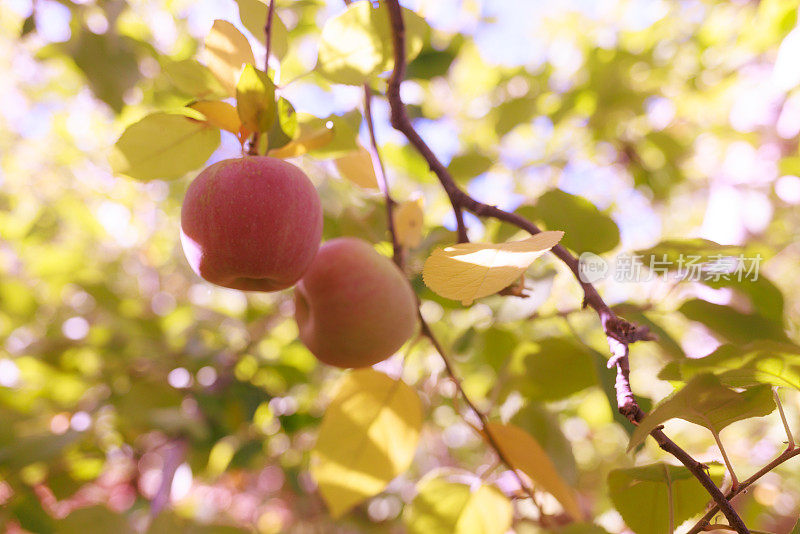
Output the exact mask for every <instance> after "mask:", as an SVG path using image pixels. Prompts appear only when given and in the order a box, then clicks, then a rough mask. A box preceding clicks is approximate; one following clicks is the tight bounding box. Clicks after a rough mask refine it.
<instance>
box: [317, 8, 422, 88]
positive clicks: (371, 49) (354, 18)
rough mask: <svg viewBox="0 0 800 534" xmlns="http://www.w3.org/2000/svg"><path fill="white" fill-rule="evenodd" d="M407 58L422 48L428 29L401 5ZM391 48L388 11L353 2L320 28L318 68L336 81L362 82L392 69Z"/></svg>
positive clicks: (392, 54)
mask: <svg viewBox="0 0 800 534" xmlns="http://www.w3.org/2000/svg"><path fill="white" fill-rule="evenodd" d="M403 23H404V25H405V36H406V61H411V60H412V59H414V57H416V55H417V54H419V52H420V50H422V44H423V43H424V41H425V39H426V37H427V34H428V32H429V28H428V25H427V23H426V22H425V20H424V19H423V18H421V17H420V16H419V15H417V14H416V13H414V12H413V11H411V10H410V9H407V8H403ZM393 65H394V49H393V45H392V30H391V27H390V24H389V11H388V9H387V8H386V6H385V4H383V3H381V4H379V6H378V7H377V8H375V7H373V6H372V3H371V2H354V3H353V4H351V5H350V7H348V8H347V9H346V10H345V11H344V12H343V13H341V14H340V15H337V16H336V17H334V18H332V19H330V20H328V21H327V22H326V23H325V26H323V28H322V35H321V37H320V42H319V56H318V58H317V69H318V70H319V72H320V73H321V74H322V75H323V76H325V77H326V78H328V79H329V80H331V81H333V82H336V83H343V84H348V85H361V84H363V83H367V82H369V81H370V79H372V78H373V77H375V76H377V75H378V74H381V73H382V72H386V71H388V70H391V69H392V66H393Z"/></svg>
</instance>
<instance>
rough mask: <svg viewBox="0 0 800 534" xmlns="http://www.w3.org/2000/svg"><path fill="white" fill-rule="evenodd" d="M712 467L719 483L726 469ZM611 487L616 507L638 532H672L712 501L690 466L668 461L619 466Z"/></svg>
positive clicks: (640, 533)
mask: <svg viewBox="0 0 800 534" xmlns="http://www.w3.org/2000/svg"><path fill="white" fill-rule="evenodd" d="M710 467H711V478H712V480H714V482H715V483H716V484H717V485H719V483H720V482H721V481H722V471H721V469H720V468H719V466H718V465H713V466H710ZM608 488H609V495H610V496H611V501H612V502H613V503H614V507H615V508H616V509H617V511H618V512H619V513H620V515H622V518H623V519H624V520H625V523H626V524H627V525H628V527H630V529H631V530H632V531H634V532H636V533H637V534H672V532H673V531H674V530H675V529H676V528H677V527H678V526H680V524H681V523H683V522H684V521H686V520H687V519H689V518H690V517H692V516H694V515H696V514H699V513H700V512H702V511H703V510H704V509H705V506H706V503H707V502H708V493H707V492H706V490H705V488H703V486H702V485H701V484H700V482H698V480H697V479H696V478H695V477H694V475H692V473H691V472H690V471H689V470H688V469H686V468H685V467H683V466H675V465H667V464H664V463H656V464H650V465H645V466H641V467H633V468H630V469H615V470H613V471H611V473H609V475H608Z"/></svg>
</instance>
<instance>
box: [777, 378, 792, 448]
mask: <svg viewBox="0 0 800 534" xmlns="http://www.w3.org/2000/svg"><path fill="white" fill-rule="evenodd" d="M772 394H773V395H774V396H775V404H777V405H778V413H779V414H781V423H783V429H784V430H785V431H786V439H787V442H786V443H787V444H788V445H789V448H790V449H794V436H793V435H792V429H791V428H789V422H788V421H787V420H786V414H785V413H784V412H783V404H782V403H781V397H780V395H778V388H773V389H772Z"/></svg>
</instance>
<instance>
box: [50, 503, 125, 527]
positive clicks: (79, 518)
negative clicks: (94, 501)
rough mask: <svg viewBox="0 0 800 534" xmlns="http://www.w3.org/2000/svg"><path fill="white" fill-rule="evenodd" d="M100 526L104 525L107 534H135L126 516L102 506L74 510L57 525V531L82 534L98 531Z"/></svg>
mask: <svg viewBox="0 0 800 534" xmlns="http://www.w3.org/2000/svg"><path fill="white" fill-rule="evenodd" d="M99 525H102V528H103V531H105V532H115V533H116V532H118V533H119V534H128V533H131V534H132V533H133V532H135V531H134V530H133V528H131V526H130V525H129V524H128V520H127V519H126V518H125V516H123V515H119V514H115V513H114V512H112V511H111V510H109V509H108V508H105V507H102V506H92V507H90V508H80V509H78V510H74V511H73V512H71V513H70V514H69V515H68V516H67V517H65V518H64V519H61V520H60V521H58V522H57V523H56V529H55V531H56V533H57V534H82V533H84V532H92V531H93V530H94V531H96V529H97V527H98V526H99Z"/></svg>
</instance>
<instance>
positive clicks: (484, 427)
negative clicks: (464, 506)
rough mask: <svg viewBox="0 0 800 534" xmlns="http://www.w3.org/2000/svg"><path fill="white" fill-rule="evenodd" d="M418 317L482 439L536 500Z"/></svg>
mask: <svg viewBox="0 0 800 534" xmlns="http://www.w3.org/2000/svg"><path fill="white" fill-rule="evenodd" d="M418 317H419V322H420V325H421V327H422V335H423V336H425V337H427V338H428V340H429V341H430V342H431V345H432V346H433V348H434V349H435V350H436V352H438V353H439V356H441V358H442V361H443V362H444V368H445V372H447V375H448V376H449V377H450V380H452V381H453V384H455V386H456V389H457V390H458V393H459V394H460V396H461V398H462V399H463V400H464V402H465V403H466V404H467V406H469V409H470V410H471V411H472V413H474V414H475V417H477V418H478V421H479V422H480V425H481V428H480V430H481V434H482V435H483V438H484V440H485V441H486V442H487V443H488V444H489V446H490V447H491V448H492V449H494V451H495V453H496V454H497V457H498V458H499V459H500V461H501V462H503V464H505V466H506V467H507V468H508V469H509V470H510V471H511V472H512V473H513V474H514V477H515V478H516V479H517V482H518V483H519V485H520V487H521V488H522V490H523V491H524V492H525V493H526V494H527V495H528V497H530V498H531V500H533V501H534V502H536V499H535V497H534V493H533V489H532V488H530V487H529V486H528V485H527V484H526V483H525V482H524V481H523V480H522V477H521V476H520V474H519V473H518V472H517V470H516V468H515V467H514V466H513V465H512V464H511V462H510V461H509V460H508V458H507V457H506V455H505V454H504V453H503V451H502V449H500V445H499V444H498V443H497V440H496V439H495V438H494V436H492V433H491V432H490V431H489V418H488V417H487V416H486V414H485V413H483V412H482V411H481V410H480V409H479V408H478V407H477V405H476V404H475V403H474V402H473V401H472V399H470V398H469V395H467V392H466V391H464V387H463V386H462V385H461V380H460V379H459V378H458V375H457V374H456V372H455V369H454V368H453V364H452V362H450V358H449V357H448V356H447V353H446V352H445V351H444V349H443V348H442V345H441V343H439V340H438V339H436V336H435V335H434V333H433V330H431V327H430V325H428V323H427V321H425V319H424V318H423V317H422V313H421V312H419V313H418Z"/></svg>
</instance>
